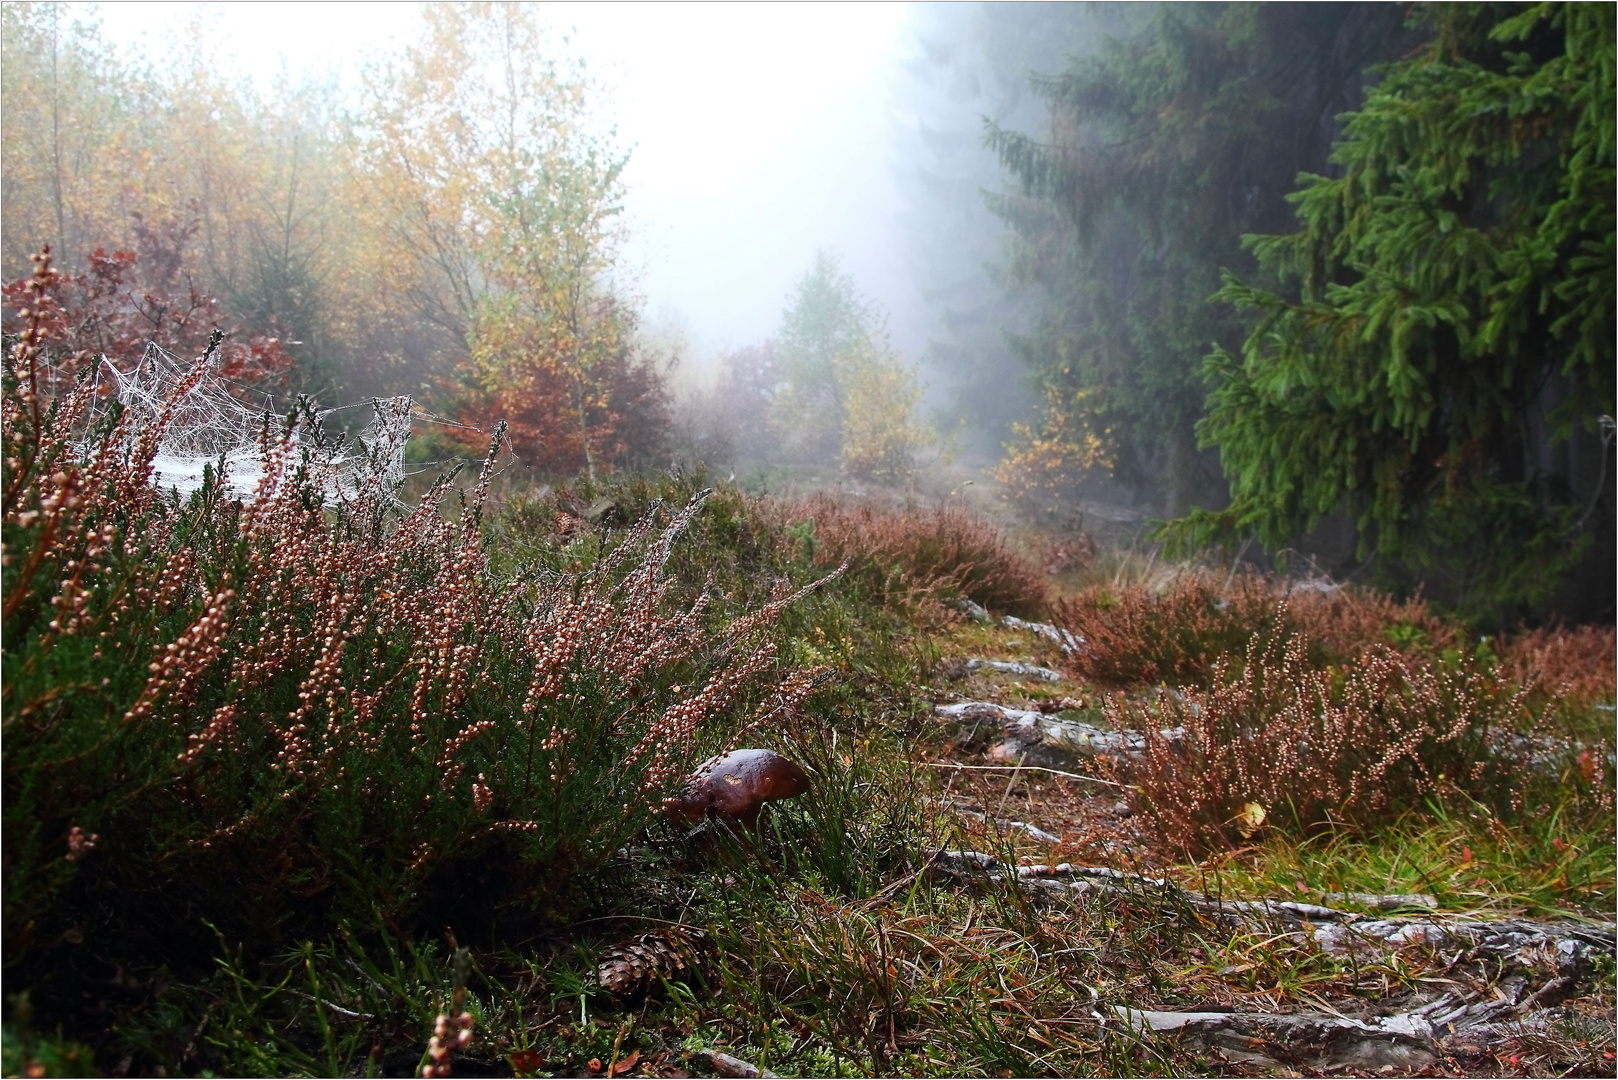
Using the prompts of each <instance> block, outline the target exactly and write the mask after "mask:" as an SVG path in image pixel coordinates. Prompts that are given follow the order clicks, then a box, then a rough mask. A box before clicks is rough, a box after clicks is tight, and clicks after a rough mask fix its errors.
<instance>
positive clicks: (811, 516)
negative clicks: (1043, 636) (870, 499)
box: [775, 495, 1048, 618]
mask: <svg viewBox="0 0 1618 1080" xmlns="http://www.w3.org/2000/svg"><path fill="white" fill-rule="evenodd" d="M775 513H776V514H777V515H779V518H780V520H781V521H782V522H784V523H785V531H786V532H787V533H788V534H789V535H791V536H792V537H794V538H795V540H796V541H797V542H798V543H800V544H802V546H803V547H804V549H805V551H806V553H807V555H808V557H809V559H810V560H811V562H813V563H814V564H815V565H816V566H819V567H822V568H826V569H830V568H832V567H836V566H839V565H841V564H842V563H843V562H844V561H845V560H846V561H847V562H848V564H849V568H848V571H847V573H848V577H849V580H850V581H851V582H853V583H859V584H861V585H863V586H864V587H865V588H866V589H867V590H869V591H870V593H871V594H872V595H873V596H874V597H876V598H878V599H879V600H880V602H882V603H884V604H887V605H892V606H894V607H897V608H898V609H900V610H907V611H911V612H918V611H920V610H921V609H926V608H932V609H934V610H936V609H937V608H938V607H939V605H941V604H944V603H948V602H949V601H952V600H956V599H960V598H965V599H969V600H973V601H975V602H977V603H979V604H982V605H983V606H984V607H986V608H988V609H989V610H991V611H993V612H996V613H998V614H1012V615H1020V616H1024V617H1029V618H1032V617H1034V616H1037V615H1040V614H1041V613H1042V612H1043V611H1044V608H1045V605H1046V603H1047V600H1048V595H1047V585H1046V581H1045V577H1044V575H1043V574H1042V573H1041V572H1040V569H1039V567H1037V566H1036V565H1034V563H1033V562H1032V561H1031V560H1030V559H1028V558H1027V557H1025V556H1024V555H1022V554H1021V553H1019V552H1018V551H1017V550H1016V549H1015V548H1013V547H1012V546H1011V544H1010V543H1009V542H1008V541H1007V540H1006V537H1005V536H1004V534H1002V533H1001V532H1000V530H999V529H998V528H996V527H995V525H994V524H993V523H992V522H990V521H988V520H987V519H985V518H983V517H981V516H979V515H977V514H974V513H972V512H971V511H969V510H966V509H965V508H963V507H960V506H955V505H949V504H946V505H942V506H931V507H904V508H896V509H881V508H878V507H874V506H871V505H868V504H851V503H848V502H845V501H843V500H841V499H837V498H833V497H831V496H828V495H817V496H813V497H811V498H808V499H803V500H799V501H797V502H792V503H786V504H783V505H781V506H780V507H779V508H778V509H776V510H775Z"/></svg>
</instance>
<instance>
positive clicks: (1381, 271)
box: [1172, 4, 1615, 618]
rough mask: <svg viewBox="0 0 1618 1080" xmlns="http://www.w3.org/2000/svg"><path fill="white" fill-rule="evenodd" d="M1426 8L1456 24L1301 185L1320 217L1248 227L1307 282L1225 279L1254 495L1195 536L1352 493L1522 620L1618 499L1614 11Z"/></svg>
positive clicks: (1400, 543)
mask: <svg viewBox="0 0 1618 1080" xmlns="http://www.w3.org/2000/svg"><path fill="white" fill-rule="evenodd" d="M1418 18H1420V19H1421V20H1422V21H1424V22H1425V23H1426V24H1427V26H1428V27H1429V28H1430V30H1431V34H1432V36H1431V40H1430V43H1429V44H1428V45H1427V46H1426V47H1425V48H1424V49H1423V50H1422V51H1421V52H1420V53H1419V54H1418V55H1416V56H1413V57H1411V58H1410V59H1407V60H1402V61H1399V62H1397V63H1393V64H1389V65H1387V66H1386V67H1384V68H1383V69H1382V70H1381V79H1380V81H1379V82H1378V83H1377V84H1376V86H1375V88H1374V89H1373V90H1372V91H1371V92H1370V93H1369V95H1368V97H1367V99H1366V102H1365V105H1364V107H1363V108H1362V109H1360V110H1359V111H1358V112H1357V113H1354V114H1353V115H1351V116H1350V117H1348V118H1347V122H1346V127H1345V132H1344V137H1343V139H1342V140H1341V142H1340V143H1339V144H1338V145H1337V147H1336V149H1335V151H1334V153H1333V155H1332V161H1333V164H1334V165H1335V166H1336V170H1335V172H1334V174H1333V175H1307V176H1305V177H1303V178H1302V187H1301V189H1300V190H1299V191H1298V192H1297V193H1296V194H1295V195H1293V196H1292V197H1291V199H1292V202H1293V203H1294V204H1295V206H1296V213H1297V220H1298V222H1299V223H1300V225H1301V227H1300V228H1299V229H1298V230H1297V231H1295V232H1292V233H1288V234H1285V235H1264V236H1250V237H1248V238H1247V239H1246V243H1247V245H1248V246H1249V247H1250V248H1251V250H1252V251H1253V252H1254V254H1255V255H1256V256H1257V257H1258V260H1259V262H1260V264H1261V266H1262V267H1263V268H1264V270H1265V271H1268V272H1270V273H1272V274H1274V275H1276V277H1277V278H1278V279H1279V280H1280V281H1281V282H1282V283H1283V286H1282V287H1280V288H1275V289H1266V288H1261V287H1257V286H1256V285H1254V284H1253V283H1251V282H1250V281H1247V280H1243V279H1241V278H1238V277H1236V276H1233V275H1229V274H1227V276H1226V278H1225V284H1224V287H1223V288H1222V289H1221V290H1220V291H1219V293H1218V295H1217V297H1216V299H1218V300H1220V301H1227V302H1229V303H1231V304H1233V305H1235V307H1236V308H1237V309H1240V310H1241V311H1242V312H1243V313H1244V315H1245V316H1246V317H1247V318H1248V319H1249V325H1250V327H1251V330H1250V333H1249V334H1248V335H1247V338H1246V342H1245V344H1244V345H1243V346H1242V347H1241V348H1240V350H1239V353H1232V352H1230V351H1227V350H1225V349H1223V348H1218V349H1215V350H1214V352H1213V353H1212V355H1211V356H1210V357H1209V358H1208V360H1207V365H1206V372H1207V376H1208V378H1209V380H1210V382H1211V385H1212V391H1211V397H1210V412H1209V415H1208V417H1207V418H1206V419H1205V420H1204V421H1203V422H1202V423H1201V425H1200V426H1199V429H1198V430H1199V433H1200V436H1201V439H1202V441H1203V443H1204V445H1208V446H1215V447H1217V448H1218V450H1219V453H1220V458H1221V461H1222V462H1223V465H1224V469H1225V473H1226V475H1227V476H1228V477H1229V479H1230V483H1231V487H1232V492H1233V496H1234V502H1233V503H1232V504H1231V505H1230V506H1229V507H1228V508H1226V509H1225V510H1223V511H1220V512H1218V513H1206V512H1204V513H1196V514H1192V515H1189V516H1187V517H1186V518H1184V519H1182V520H1181V521H1180V522H1178V523H1176V525H1175V527H1174V529H1173V530H1172V534H1173V535H1177V536H1178V537H1179V538H1181V539H1187V540H1194V541H1209V540H1213V539H1216V538H1220V537H1224V538H1227V539H1229V538H1235V537H1239V536H1242V535H1249V534H1256V535H1257V536H1258V537H1259V538H1260V539H1261V540H1263V541H1264V542H1265V543H1267V544H1269V545H1274V546H1279V545H1282V544H1285V543H1288V542H1289V541H1290V540H1291V539H1292V538H1293V537H1295V536H1296V535H1298V534H1299V533H1300V532H1303V531H1305V530H1307V529H1309V528H1310V527H1311V526H1313V525H1314V524H1315V523H1316V522H1317V521H1318V520H1319V519H1320V518H1322V517H1323V516H1324V515H1327V514H1330V513H1333V512H1334V511H1337V510H1339V509H1342V508H1345V507H1346V508H1348V509H1350V510H1351V511H1352V512H1353V513H1354V515H1355V516H1356V519H1357V522H1358V526H1359V529H1360V531H1361V538H1362V539H1361V543H1362V554H1363V553H1371V552H1377V553H1380V554H1381V555H1383V556H1390V557H1393V558H1396V559H1403V560H1407V561H1409V562H1412V563H1414V564H1416V565H1417V566H1425V568H1426V569H1425V571H1424V573H1425V574H1426V575H1427V576H1428V577H1429V578H1433V577H1435V576H1436V578H1437V579H1438V580H1439V582H1440V583H1445V582H1446V579H1447V591H1448V593H1449V596H1448V597H1447V598H1448V599H1450V601H1451V602H1452V603H1456V604H1458V605H1460V606H1462V607H1463V608H1466V609H1468V610H1470V611H1472V612H1473V613H1475V614H1479V615H1489V614H1492V615H1493V616H1495V617H1496V618H1499V617H1502V616H1506V615H1509V614H1511V613H1512V612H1514V611H1515V612H1520V611H1522V610H1523V608H1522V606H1521V605H1524V604H1529V603H1533V602H1536V601H1539V600H1542V599H1543V598H1544V597H1545V596H1546V595H1547V593H1548V592H1549V590H1550V589H1551V588H1552V587H1553V586H1554V585H1555V584H1556V582H1557V581H1558V580H1559V579H1560V578H1561V577H1562V576H1563V575H1564V574H1565V573H1566V572H1567V570H1568V569H1569V568H1570V567H1571V566H1572V565H1573V564H1574V563H1575V562H1576V561H1577V559H1578V558H1579V557H1580V554H1581V551H1582V550H1583V548H1584V546H1585V545H1586V544H1587V543H1588V540H1589V537H1590V535H1591V529H1592V526H1593V525H1599V524H1600V523H1601V515H1596V517H1595V518H1594V519H1592V513H1593V512H1594V511H1596V510H1597V509H1599V505H1598V504H1599V503H1600V502H1601V501H1602V500H1603V499H1607V500H1608V501H1609V505H1610V496H1608V495H1605V494H1604V492H1607V491H1610V485H1611V477H1610V472H1609V470H1607V469H1606V467H1605V465H1606V462H1605V455H1606V453H1607V447H1608V444H1607V442H1606V440H1605V439H1603V440H1600V442H1599V443H1598V441H1597V439H1596V438H1595V436H1594V433H1596V432H1597V431H1599V430H1600V429H1601V427H1602V425H1603V423H1605V425H1606V429H1607V431H1608V432H1610V425H1611V420H1610V417H1611V416H1612V414H1613V363H1614V356H1613V340H1614V325H1613V297H1614V276H1613V267H1614V259H1615V251H1614V194H1613V193H1614V171H1613V137H1614V109H1615V106H1614V91H1613V79H1614V19H1613V8H1612V7H1611V6H1610V5H1595V4H1591V5H1583V4H1569V5H1560V4H1544V5H1534V6H1521V5H1498V4H1466V5H1453V6H1451V5H1439V6H1435V7H1432V8H1429V9H1427V10H1426V11H1424V12H1422V13H1421V14H1420V15H1419V16H1418ZM1579 433H1585V434H1583V435H1582V436H1581V435H1580V434H1579ZM1598 445H1599V446H1600V449H1599V453H1596V452H1593V451H1595V450H1596V447H1597V446H1598ZM1603 514H1610V509H1608V510H1603ZM1609 535H1610V533H1609ZM1607 562H1608V563H1609V564H1610V552H1609V553H1608V556H1607ZM1609 569H1610V565H1609ZM1435 571H1436V574H1435ZM1608 601H1609V603H1610V589H1609V590H1608ZM1609 610H1610V608H1609Z"/></svg>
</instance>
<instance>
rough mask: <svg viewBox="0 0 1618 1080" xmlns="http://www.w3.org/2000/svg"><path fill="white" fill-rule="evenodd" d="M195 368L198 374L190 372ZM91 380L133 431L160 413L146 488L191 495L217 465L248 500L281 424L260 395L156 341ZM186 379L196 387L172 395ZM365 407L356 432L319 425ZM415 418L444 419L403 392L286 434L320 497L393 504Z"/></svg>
mask: <svg viewBox="0 0 1618 1080" xmlns="http://www.w3.org/2000/svg"><path fill="white" fill-rule="evenodd" d="M198 374H200V378H196V376H197V375H198ZM97 378H98V379H99V380H106V381H108V382H110V387H111V390H112V393H113V394H114V396H116V397H117V399H118V401H119V403H120V404H122V406H123V408H124V410H125V412H126V413H127V414H128V415H129V418H130V420H131V421H132V422H133V425H134V430H136V431H141V430H145V429H148V428H150V427H151V426H152V425H155V424H157V423H158V422H159V420H160V419H161V417H162V416H163V413H164V410H165V409H166V410H168V416H169V421H168V425H167V427H166V429H165V430H164V432H163V435H162V437H161V439H160V440H159V442H158V446H157V454H156V455H155V457H154V458H153V460H152V484H153V486H155V487H158V488H160V489H172V490H174V491H177V492H178V493H179V494H181V495H182V496H184V495H189V494H190V493H191V492H193V491H196V490H198V489H199V488H201V487H202V485H203V481H204V470H205V469H210V468H211V469H213V470H215V471H218V470H219V467H220V463H221V462H223V465H224V485H225V487H226V489H227V490H228V491H229V492H231V493H232V494H233V495H236V496H237V497H250V496H252V495H253V494H255V493H256V492H257V491H258V488H259V486H260V485H261V484H262V483H263V480H264V466H263V461H262V447H263V438H264V435H265V433H266V430H268V432H269V433H270V434H271V435H272V436H276V435H279V434H280V431H281V425H282V423H283V420H282V418H281V417H280V416H278V415H277V414H276V409H275V405H274V402H273V401H272V400H271V399H270V398H269V397H268V396H266V397H265V398H264V403H263V404H262V405H261V406H259V407H257V408H255V407H253V406H251V405H249V404H247V403H246V402H244V401H243V400H242V399H241V397H240V396H239V394H240V393H241V392H242V391H243V389H244V388H243V387H240V386H238V385H236V384H234V383H232V382H231V381H230V380H228V379H226V378H225V377H224V376H222V375H221V374H220V373H219V370H218V366H217V364H216V363H212V362H210V363H208V365H207V367H206V368H205V369H204V370H203V371H202V372H200V373H198V372H196V371H195V368H194V366H193V365H192V364H188V363H186V362H184V361H182V360H180V359H179V358H178V357H176V356H175V355H174V354H173V353H170V352H168V351H167V350H165V349H163V348H160V347H159V346H157V345H147V346H146V351H145V353H144V354H143V355H142V356H141V359H140V362H139V363H137V364H136V365H135V366H134V368H133V369H131V370H129V371H120V370H119V369H118V368H117V367H115V366H114V365H112V364H111V363H110V362H106V361H105V360H104V361H103V362H102V364H101V366H100V369H99V371H98V372H97ZM194 378H195V385H193V386H191V387H190V389H188V390H185V391H184V392H183V393H179V396H178V397H176V393H177V392H179V391H180V390H181V388H182V386H184V384H186V383H188V382H190V381H192V380H193V379H194ZM367 406H368V407H370V408H371V409H372V411H373V413H374V416H373V417H372V420H371V422H370V424H369V425H368V426H367V427H366V428H365V429H364V430H363V431H362V432H360V433H359V434H358V435H357V436H356V437H354V438H352V439H343V438H329V437H327V436H326V435H325V433H324V431H323V430H322V428H323V425H322V424H321V423H320V421H323V420H324V419H325V418H326V417H329V416H332V415H334V414H336V413H340V412H344V411H346V410H350V409H357V408H363V407H367ZM414 421H425V422H429V423H450V422H448V421H445V420H444V419H443V418H442V417H437V416H434V415H432V414H431V413H428V412H427V411H426V410H424V409H422V408H421V407H420V406H419V405H418V404H417V403H416V402H415V401H413V400H412V399H411V398H409V397H389V398H376V399H373V400H371V401H370V402H361V403H357V404H355V405H344V406H338V407H337V408H333V409H324V410H310V412H309V413H308V415H307V416H303V417H299V419H298V420H297V421H296V428H295V430H294V438H295V439H296V441H297V443H298V444H299V446H300V449H301V450H303V451H305V452H306V453H307V461H308V464H309V470H310V473H311V478H312V480H313V481H314V483H315V484H316V486H317V487H318V488H319V489H320V490H321V491H323V492H324V493H325V494H326V496H327V497H328V498H330V499H334V500H340V501H343V502H353V501H356V500H359V499H362V498H363V499H368V500H374V501H376V502H379V503H381V504H384V505H385V504H388V503H397V502H398V492H399V490H400V488H401V486H402V485H403V483H404V480H405V475H406V469H405V443H406V442H407V441H409V439H410V429H411V424H412V422H414ZM266 425H268V427H267V428H266ZM454 426H461V425H454Z"/></svg>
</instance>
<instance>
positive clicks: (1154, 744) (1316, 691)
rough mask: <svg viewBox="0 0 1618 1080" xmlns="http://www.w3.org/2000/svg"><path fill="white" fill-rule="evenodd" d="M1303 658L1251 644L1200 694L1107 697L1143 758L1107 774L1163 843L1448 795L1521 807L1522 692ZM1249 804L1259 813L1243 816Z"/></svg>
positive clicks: (1354, 817) (1399, 668)
mask: <svg viewBox="0 0 1618 1080" xmlns="http://www.w3.org/2000/svg"><path fill="white" fill-rule="evenodd" d="M1307 652H1308V646H1307V643H1306V642H1305V641H1304V640H1303V639H1302V638H1300V637H1293V638H1291V639H1290V640H1289V641H1288V642H1287V643H1286V644H1285V645H1284V646H1283V645H1280V644H1277V643H1276V642H1274V641H1271V642H1270V643H1268V644H1267V645H1261V644H1260V643H1259V642H1258V641H1256V640H1255V641H1254V642H1253V643H1252V644H1251V645H1250V646H1249V647H1248V649H1247V653H1246V662H1245V664H1243V665H1242V666H1241V667H1240V669H1239V670H1237V669H1236V666H1235V665H1233V664H1230V663H1228V662H1226V661H1219V662H1217V663H1216V664H1215V666H1214V671H1213V677H1212V680H1211V685H1210V687H1209V688H1208V689H1207V690H1205V691H1198V690H1186V691H1184V692H1170V693H1167V694H1164V695H1160V696H1159V697H1158V699H1157V703H1156V704H1155V705H1153V706H1149V707H1139V706H1133V705H1131V704H1129V703H1128V702H1127V701H1126V700H1125V699H1124V698H1123V697H1122V696H1116V695H1115V696H1114V697H1112V698H1111V699H1110V700H1109V701H1108V704H1107V706H1106V712H1107V717H1108V720H1109V721H1110V722H1112V723H1113V724H1115V725H1117V726H1118V727H1131V728H1140V729H1142V730H1144V732H1145V734H1146V749H1145V753H1144V755H1143V756H1142V758H1141V759H1139V760H1138V761H1136V762H1132V763H1127V764H1124V765H1122V766H1120V767H1119V770H1118V771H1119V773H1120V775H1121V777H1122V778H1124V779H1127V780H1128V781H1129V782H1130V783H1131V784H1133V785H1135V786H1136V789H1137V794H1136V795H1135V796H1134V799H1135V801H1136V802H1137V803H1138V804H1139V806H1138V809H1140V810H1141V811H1143V812H1145V813H1147V814H1150V815H1151V816H1152V817H1153V818H1155V819H1156V820H1157V822H1158V823H1159V825H1160V827H1161V828H1162V830H1163V835H1164V836H1166V837H1175V838H1180V840H1181V842H1183V843H1184V844H1185V846H1187V847H1188V848H1192V849H1206V848H1209V847H1215V846H1218V845H1230V846H1235V845H1236V844H1237V843H1238V842H1239V841H1240V840H1242V839H1245V838H1246V837H1247V836H1248V835H1250V834H1251V832H1252V831H1253V830H1254V828H1255V826H1256V825H1257V824H1260V823H1261V822H1262V821H1263V820H1268V821H1270V822H1275V823H1286V824H1289V825H1291V826H1293V827H1296V828H1300V829H1308V828H1310V827H1312V826H1316V825H1321V824H1325V823H1327V822H1348V823H1353V822H1365V821H1367V820H1369V819H1371V818H1372V817H1373V816H1374V815H1377V814H1381V813H1384V812H1389V811H1397V810H1400V809H1404V808H1408V807H1412V806H1416V805H1419V804H1420V801H1421V800H1422V799H1423V798H1424V797H1425V796H1429V795H1439V794H1443V793H1445V792H1450V791H1460V792H1464V793H1465V794H1467V795H1469V796H1471V797H1473V798H1476V799H1479V800H1481V801H1483V802H1484V803H1485V804H1487V805H1490V806H1492V807H1495V808H1496V809H1497V810H1499V811H1501V812H1507V811H1508V810H1509V809H1511V808H1513V807H1514V804H1515V803H1516V801H1518V800H1520V799H1521V798H1522V791H1523V784H1524V778H1525V777H1526V775H1527V770H1529V769H1531V768H1532V764H1531V762H1530V761H1529V760H1528V759H1529V756H1530V753H1531V748H1532V746H1533V743H1532V742H1530V741H1528V740H1524V739H1522V738H1519V737H1518V734H1517V729H1518V728H1519V727H1520V726H1525V725H1527V724H1529V723H1530V722H1531V717H1530V716H1529V714H1528V711H1527V709H1526V708H1525V705H1524V700H1523V699H1524V695H1523V693H1522V692H1521V691H1518V692H1515V693H1513V692H1511V691H1510V689H1509V688H1507V687H1505V686H1504V685H1503V684H1502V683H1501V682H1500V680H1499V679H1498V678H1496V677H1494V676H1493V675H1492V674H1485V673H1484V672H1482V671H1479V670H1476V669H1474V668H1471V667H1449V666H1445V665H1431V664H1427V663H1423V662H1420V661H1418V660H1415V659H1413V658H1411V657H1408V656H1405V655H1404V654H1401V653H1399V652H1397V651H1395V650H1393V649H1391V648H1389V647H1387V646H1382V645H1377V646H1373V647H1371V648H1370V649H1368V650H1367V651H1366V652H1364V653H1363V654H1362V655H1361V656H1360V657H1359V658H1358V659H1357V660H1356V661H1354V662H1353V663H1351V664H1349V665H1348V666H1347V667H1346V668H1344V669H1336V668H1320V667H1317V666H1315V665H1313V664H1311V663H1310V662H1309V660H1308V659H1307ZM1252 803H1256V804H1258V806H1260V807H1262V810H1263V812H1262V814H1259V813H1257V812H1253V811H1249V812H1246V813H1244V808H1246V807H1247V806H1248V804H1252ZM1515 808H1517V809H1520V806H1516V807H1515Z"/></svg>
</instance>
